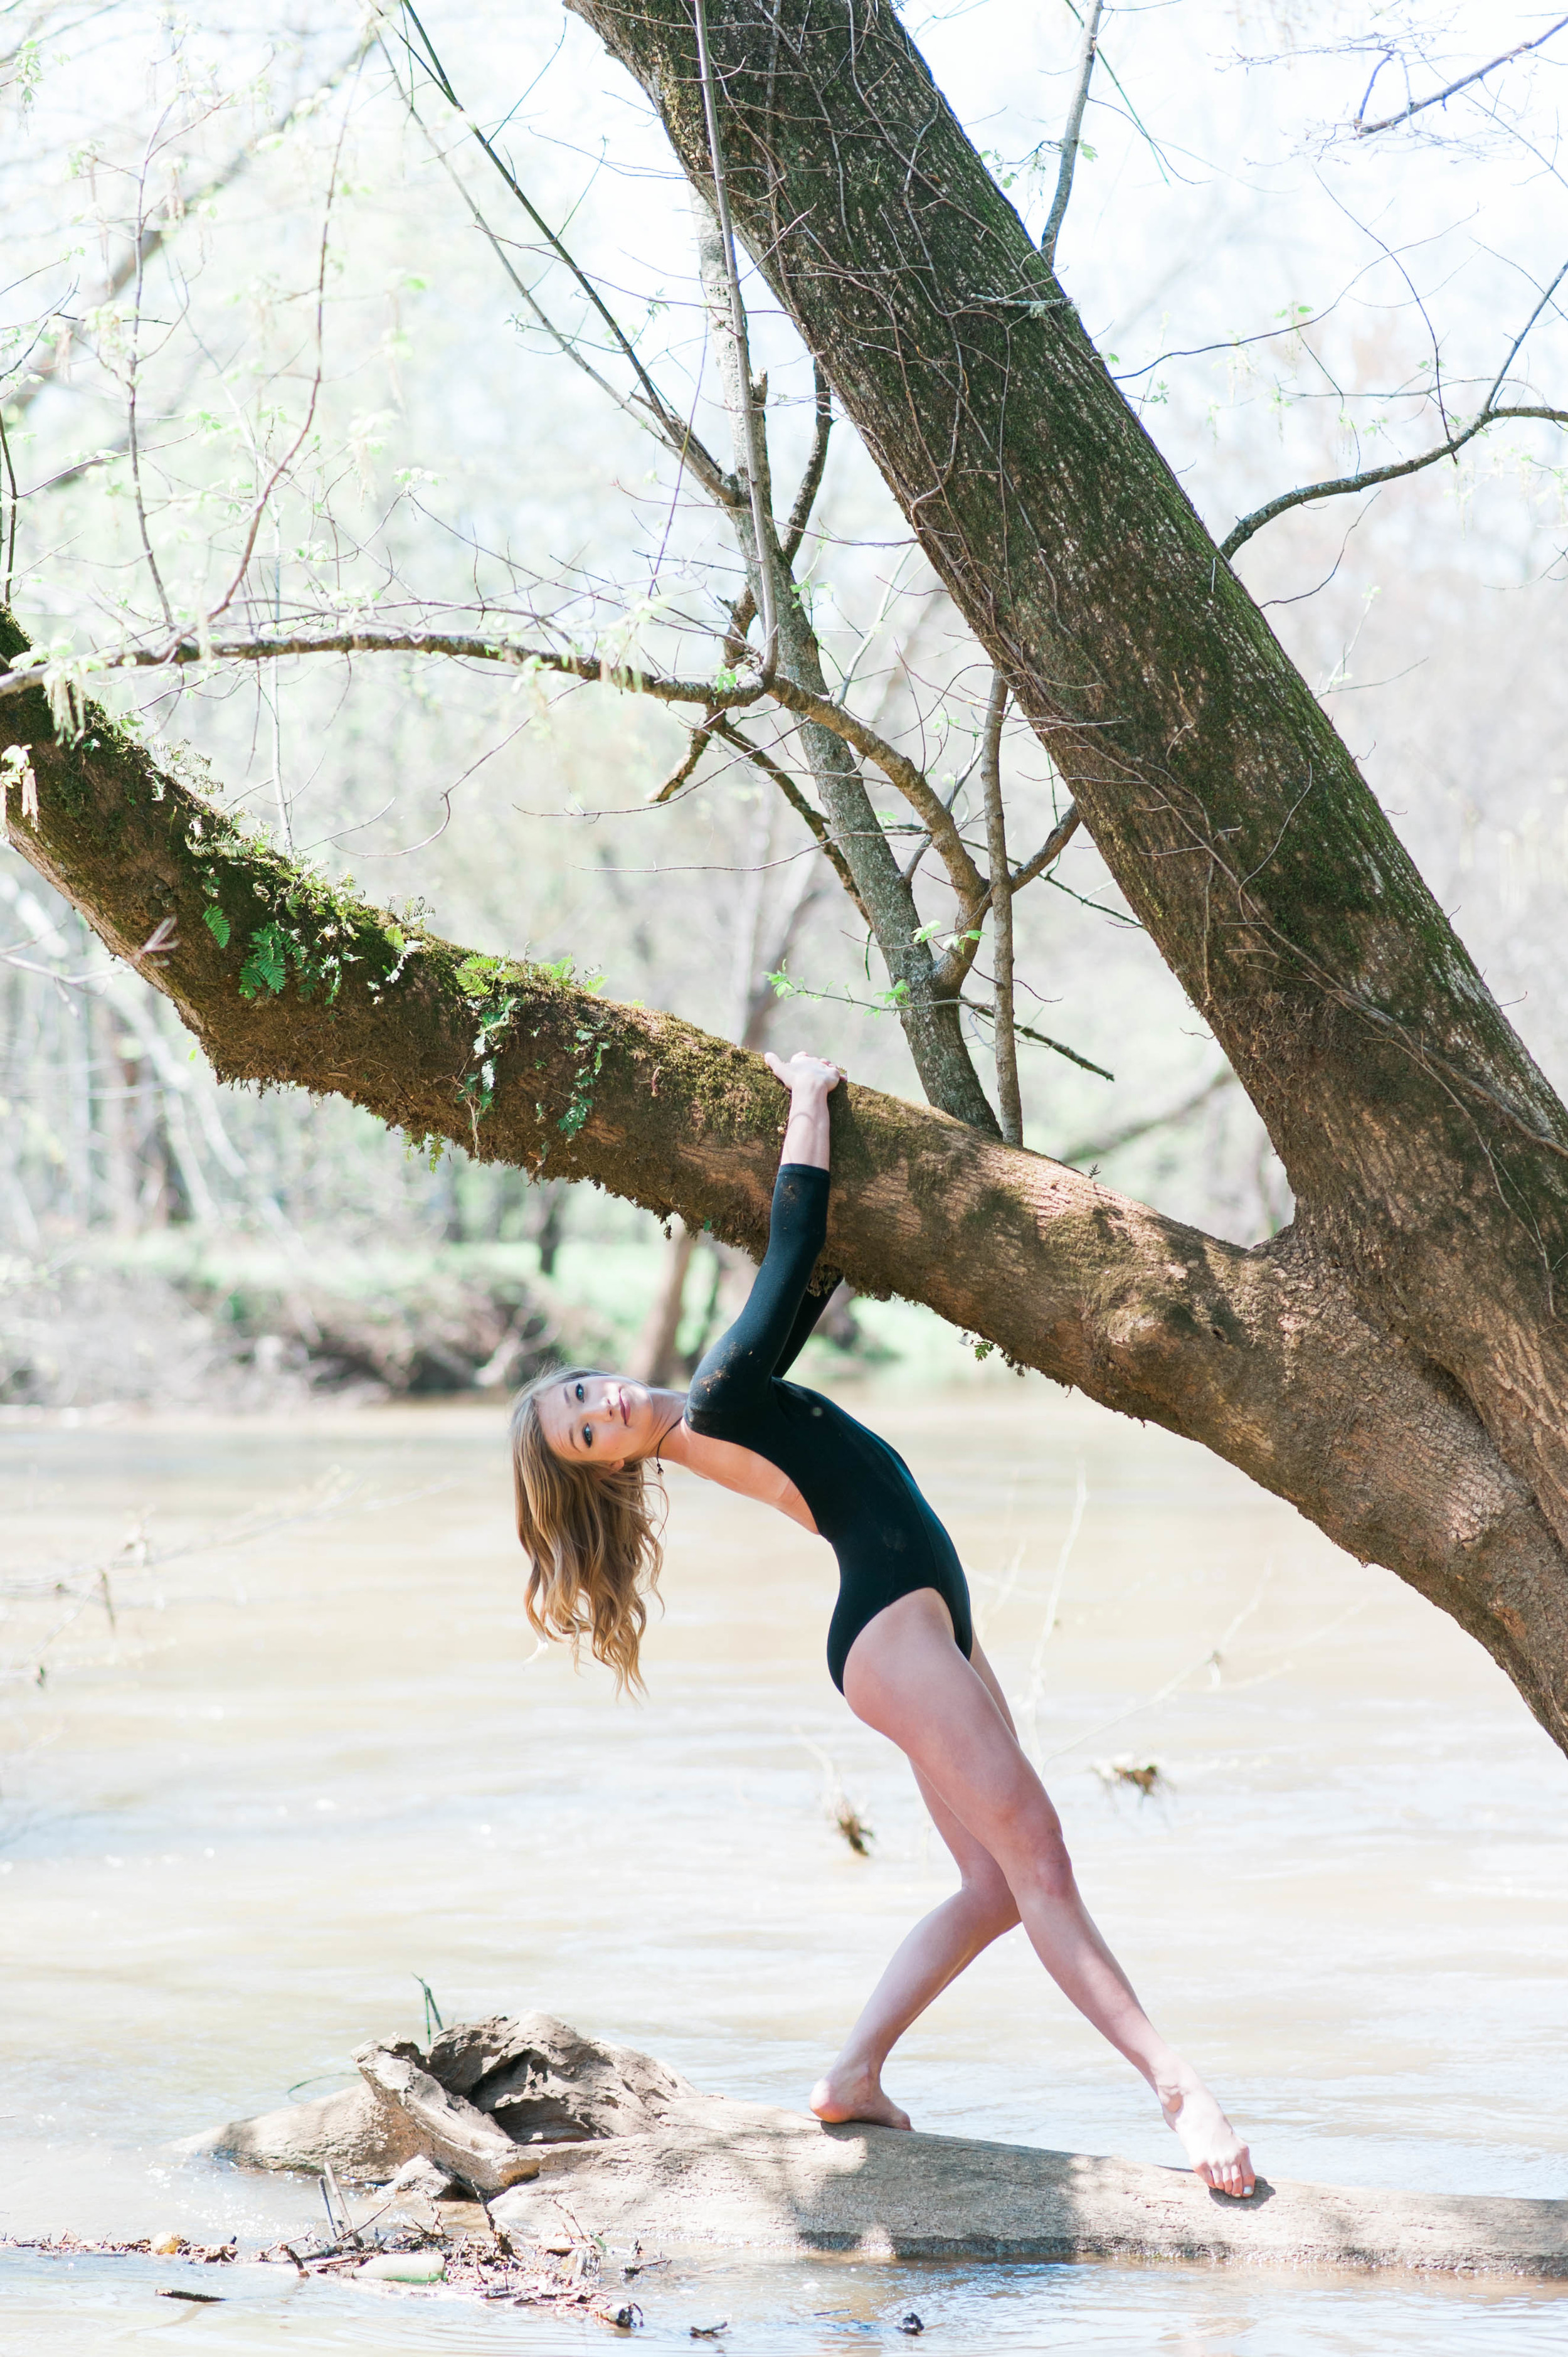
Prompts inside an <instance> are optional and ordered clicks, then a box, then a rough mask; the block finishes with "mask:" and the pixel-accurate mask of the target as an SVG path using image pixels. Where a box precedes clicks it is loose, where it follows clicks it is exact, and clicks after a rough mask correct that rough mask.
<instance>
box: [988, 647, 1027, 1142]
mask: <svg viewBox="0 0 1568 2357" xmlns="http://www.w3.org/2000/svg"><path fill="white" fill-rule="evenodd" d="M1006 712H1007V686H1006V683H1005V681H1004V679H1003V677H1002V674H1001V673H1000V672H996V673H993V677H992V682H991V696H990V700H989V702H988V703H987V705H986V707H985V730H984V735H983V737H982V740H981V756H980V775H981V780H982V783H983V786H984V789H985V844H986V857H987V859H988V860H989V862H990V866H991V932H992V943H991V962H992V966H993V971H994V975H995V980H994V984H993V988H994V992H995V1006H996V1012H995V1014H994V1016H993V1018H992V1020H993V1023H994V1025H995V1039H994V1042H993V1045H994V1050H995V1056H996V1110H997V1113H998V1114H999V1116H1000V1118H1001V1122H1002V1135H1003V1138H1004V1141H1005V1143H1006V1144H1007V1145H1009V1146H1022V1145H1023V1143H1024V1106H1023V1100H1022V1098H1021V1097H1020V1095H1019V1092H1018V1042H1017V1040H1016V1039H1015V1037H1014V1032H1013V878H1012V870H1011V869H1010V867H1009V866H1008V865H1007V814H1006V813H1005V811H1004V809H1003V806H1002V723H1003V721H1004V718H1005V716H1006Z"/></svg>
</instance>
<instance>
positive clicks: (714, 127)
mask: <svg viewBox="0 0 1568 2357" xmlns="http://www.w3.org/2000/svg"><path fill="white" fill-rule="evenodd" d="M694 6H695V11H696V27H697V72H698V74H699V76H700V77H701V80H702V84H703V119H704V121H705V122H706V124H707V128H708V158H709V161H710V162H711V163H712V165H713V167H714V213H715V215H716V217H717V220H718V225H719V242H720V245H721V246H722V248H723V251H724V260H725V278H726V279H727V281H728V285H729V313H730V333H731V335H732V336H733V337H734V338H735V359H736V379H737V382H738V403H737V405H738V408H739V411H740V426H741V441H742V446H743V447H744V449H745V452H746V490H747V491H748V492H749V494H750V498H751V530H752V535H753V538H754V539H755V541H756V543H757V591H758V593H759V597H760V603H761V608H762V659H761V663H760V666H759V668H760V670H761V673H762V677H763V678H764V679H765V680H768V679H770V678H771V677H772V674H773V666H774V664H775V663H776V662H778V660H779V608H778V603H777V587H776V584H775V581H774V577H773V566H774V547H775V536H774V531H773V519H772V517H771V516H770V515H769V514H768V511H767V507H766V503H765V498H764V492H765V486H766V477H765V476H764V473H763V467H762V449H761V436H760V434H759V432H758V430H757V394H756V391H755V388H754V387H753V385H752V382H751V351H750V346H749V344H748V341H747V338H746V305H745V304H744V302H743V301H742V300H741V292H740V270H739V266H738V264H736V256H735V223H734V222H733V221H732V220H731V219H730V209H729V183H728V181H727V180H726V178H725V151H724V143H723V141H722V140H721V138H720V136H719V115H718V105H717V102H716V100H715V99H714V62H713V59H712V57H711V56H710V55H709V51H708V11H707V0H694Z"/></svg>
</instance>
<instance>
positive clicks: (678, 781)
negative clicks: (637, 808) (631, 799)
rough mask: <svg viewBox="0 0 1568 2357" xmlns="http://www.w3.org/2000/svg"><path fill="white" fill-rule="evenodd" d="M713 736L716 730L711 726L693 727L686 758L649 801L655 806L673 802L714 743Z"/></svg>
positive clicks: (650, 796) (651, 795)
mask: <svg viewBox="0 0 1568 2357" xmlns="http://www.w3.org/2000/svg"><path fill="white" fill-rule="evenodd" d="M713 736H714V732H713V730H712V729H711V728H693V731H692V743H691V748H690V749H689V751H688V752H687V755H686V758H685V759H684V760H683V761H682V764H681V766H680V768H679V769H678V770H676V772H675V774H674V776H673V777H672V778H666V779H665V780H664V783H663V784H662V785H661V786H660V789H659V791H658V792H657V793H652V794H650V795H649V797H648V799H649V801H650V802H651V803H653V804H654V805H655V807H657V806H658V804H660V802H673V801H674V799H675V797H676V795H677V794H678V793H679V792H680V791H681V789H682V786H683V785H684V784H685V782H686V780H687V779H688V778H689V777H690V776H691V774H692V772H693V770H694V769H695V768H696V766H697V764H698V762H699V761H700V760H701V759H702V758H703V754H704V753H705V752H706V751H707V749H708V747H709V746H710V744H712V742H713Z"/></svg>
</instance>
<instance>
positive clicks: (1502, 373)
mask: <svg viewBox="0 0 1568 2357" xmlns="http://www.w3.org/2000/svg"><path fill="white" fill-rule="evenodd" d="M1564 22H1568V18H1565V19H1564ZM1564 278H1568V262H1565V263H1564V264H1563V267H1562V269H1561V270H1559V272H1558V273H1557V275H1556V277H1555V278H1553V280H1552V284H1551V285H1550V286H1549V287H1548V288H1547V290H1546V292H1545V294H1544V295H1543V296H1541V300H1540V302H1539V303H1538V304H1537V305H1536V307H1535V308H1534V310H1533V311H1532V312H1531V313H1530V317H1529V318H1528V319H1527V320H1526V321H1525V323H1524V325H1523V327H1522V328H1520V331H1519V333H1518V335H1517V336H1516V337H1515V338H1514V339H1513V341H1512V343H1511V344H1510V345H1509V350H1508V357H1507V358H1506V359H1505V361H1503V364H1502V366H1501V368H1500V369H1499V370H1498V372H1497V374H1496V376H1495V377H1494V378H1493V379H1492V382H1491V385H1490V388H1489V390H1488V391H1487V397H1486V399H1485V401H1483V402H1482V404H1481V406H1480V408H1479V409H1478V410H1477V413H1476V414H1475V416H1474V417H1473V418H1472V419H1471V420H1470V423H1469V425H1466V426H1464V427H1463V428H1462V429H1461V430H1460V431H1459V432H1458V433H1457V434H1451V435H1450V436H1448V439H1447V440H1446V442H1442V443H1439V445H1438V447H1436V449H1435V450H1424V451H1423V453H1422V455H1421V456H1420V457H1418V458H1403V459H1401V460H1400V461H1399V463H1398V464H1397V465H1394V466H1389V467H1368V468H1364V469H1363V471H1362V472H1361V473H1360V474H1357V475H1340V476H1337V478H1336V479H1335V480H1334V481H1333V482H1328V483H1308V484H1307V485H1306V486H1305V488H1304V489H1303V490H1299V491H1282V492H1281V493H1280V495H1279V497H1278V499H1277V500H1269V501H1268V502H1267V503H1266V504H1265V505H1264V506H1262V507H1261V508H1254V509H1253V511H1252V512H1251V515H1244V516H1242V517H1241V518H1240V520H1239V521H1238V522H1235V523H1233V524H1232V525H1231V527H1230V531H1229V532H1228V533H1227V534H1226V536H1225V538H1224V539H1223V540H1222V541H1221V542H1220V544H1219V554H1220V555H1221V556H1225V557H1230V556H1234V554H1236V551H1237V550H1238V549H1239V548H1240V546H1241V544H1242V543H1243V542H1244V541H1248V540H1251V537H1252V534H1253V533H1255V532H1257V531H1259V530H1260V529H1261V528H1262V525H1264V524H1266V523H1270V522H1273V518H1274V517H1275V516H1277V515H1283V514H1285V513H1286V511H1288V510H1289V509H1291V508H1299V507H1301V506H1303V505H1305V502H1306V501H1307V500H1326V499H1333V498H1336V497H1338V496H1339V495H1341V494H1342V493H1344V492H1347V491H1367V490H1371V488H1372V486H1373V485H1374V484H1375V483H1391V482H1394V481H1396V480H1397V479H1398V478H1399V477H1400V476H1402V475H1414V474H1419V473H1420V471H1421V469H1422V468H1423V467H1434V466H1435V465H1436V464H1437V462H1438V460H1439V459H1440V458H1452V457H1454V456H1455V453H1456V452H1458V451H1460V450H1462V449H1463V448H1464V447H1465V445H1466V442H1473V441H1474V440H1475V438H1476V436H1477V434H1479V433H1480V432H1481V430H1482V428H1483V427H1484V426H1487V425H1496V424H1497V422H1498V419H1499V418H1503V417H1539V418H1544V419H1545V420H1546V422H1547V423H1548V424H1549V425H1568V409H1548V408H1545V407H1537V406H1530V407H1526V406H1521V405H1520V404H1506V405H1498V393H1500V392H1501V390H1502V386H1503V380H1504V379H1505V378H1506V376H1507V375H1508V372H1509V369H1511V368H1512V366H1513V364H1514V361H1516V360H1517V358H1518V357H1519V351H1520V345H1521V344H1522V343H1523V342H1524V340H1525V338H1526V337H1527V336H1528V335H1529V333H1530V329H1531V328H1533V327H1534V325H1535V323H1536V321H1537V320H1538V319H1539V318H1540V317H1541V313H1542V312H1543V311H1544V310H1545V308H1546V307H1547V305H1548V304H1549V303H1550V302H1551V300H1552V296H1554V295H1555V294H1556V292H1557V289H1558V288H1559V286H1561V285H1562V284H1563V279H1564Z"/></svg>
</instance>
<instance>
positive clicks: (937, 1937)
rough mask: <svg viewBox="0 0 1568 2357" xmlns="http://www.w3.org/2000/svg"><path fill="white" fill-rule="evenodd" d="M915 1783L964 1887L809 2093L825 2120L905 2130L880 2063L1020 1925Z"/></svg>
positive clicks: (966, 1838) (987, 1868)
mask: <svg viewBox="0 0 1568 2357" xmlns="http://www.w3.org/2000/svg"><path fill="white" fill-rule="evenodd" d="M949 1641H951V1640H949ZM975 1666H976V1668H977V1669H978V1670H979V1672H980V1674H981V1676H982V1677H983V1679H984V1680H985V1681H986V1683H987V1685H988V1687H989V1688H990V1690H991V1692H992V1695H993V1699H994V1701H995V1703H996V1705H997V1707H998V1709H1000V1710H1001V1711H1002V1713H1003V1715H1004V1717H1005V1718H1006V1720H1007V1724H1008V1726H1009V1727H1011V1726H1012V1724H1013V1720H1012V1716H1011V1714H1010V1713H1009V1712H1008V1709H1007V1704H1006V1700H1005V1698H1004V1695H1003V1693H1002V1689H1001V1687H1000V1686H999V1685H997V1684H996V1681H995V1678H994V1676H993V1673H992V1670H991V1665H990V1663H988V1662H987V1661H986V1660H985V1659H984V1657H983V1654H982V1653H981V1652H980V1649H979V1647H978V1646H977V1647H976V1648H975ZM911 1765H913V1762H911ZM915 1781H916V1783H917V1784H918V1786H919V1788H920V1797H921V1799H922V1800H923V1801H924V1802H925V1803H926V1806H927V1808H928V1809H929V1811H930V1813H931V1822H932V1824H934V1825H935V1826H936V1829H937V1831H938V1832H939V1833H940V1835H941V1837H942V1839H943V1841H944V1842H945V1843H946V1844H947V1846H948V1848H949V1849H950V1851H951V1852H952V1856H953V1860H954V1863H955V1864H956V1866H957V1867H958V1870H959V1874H960V1877H961V1881H960V1885H959V1888H958V1889H957V1890H955V1891H954V1893H953V1895H952V1897H951V1898H950V1899H944V1900H943V1901H942V1903H941V1905H940V1907H934V1908H933V1909H932V1910H931V1912H930V1913H929V1915H927V1916H924V1917H922V1919H921V1920H920V1921H919V1922H918V1923H917V1924H916V1926H915V1928H914V1930H913V1931H912V1932H910V1933H909V1935H908V1938H907V1939H906V1940H904V1941H902V1942H901V1943H900V1944H899V1946H898V1947H897V1949H896V1950H895V1952H894V1954H893V1957H892V1960H891V1962H890V1963H889V1964H888V1966H887V1969H886V1972H885V1973H884V1974H883V1975H882V1978H881V1979H880V1980H879V1981H878V1982H877V1984H876V1986H875V1988H874V1989H873V1990H872V1992H871V1995H870V1996H869V1997H868V1998H867V2000H866V2003H865V2008H864V2010H863V2011H862V2013H861V2016H860V2018H859V2020H858V2021H857V2022H856V2023H855V2025H854V2029H852V2030H851V2031H850V2034H849V2036H848V2038H847V2039H846V2040H844V2043H843V2049H842V2050H841V2051H840V2053H839V2054H838V2055H837V2057H836V2058H835V2060H834V2061H832V2062H831V2063H830V2064H829V2065H828V2068H827V2070H826V2071H825V2072H823V2073H822V2077H821V2078H820V2079H819V2080H818V2082H817V2083H816V2085H815V2086H814V2087H813V2088H812V2090H811V2109H812V2110H813V2111H814V2112H815V2114H816V2115H817V2117H818V2118H819V2119H820V2120H878V2121H880V2122H881V2124H882V2126H884V2127H890V2128H907V2127H908V2126H909V2115H908V2113H907V2112H904V2111H901V2110H900V2109H899V2107H898V2105H897V2104H896V2103H894V2102H893V2101H892V2099H891V2097H889V2096H888V2095H886V2094H884V2093H883V2090H882V2066H883V2064H884V2063H885V2062H886V2060H887V2057H888V2055H889V2054H890V2053H891V2051H892V2050H893V2048H894V2047H895V2046H896V2045H897V2042H898V2040H899V2039H900V2038H902V2037H903V2035H904V2032H905V2031H906V2030H907V2029H908V2027H909V2024H910V2023H911V2022H912V2021H915V2020H917V2019H918V2017H919V2016H920V2015H921V2014H922V2013H924V2011H925V2010H926V2007H928V2006H929V2005H930V2004H931V2003H932V2002H933V2000H934V1999H935V1998H937V1997H939V1996H940V1995H941V1993H942V1991H943V1989H945V1988H946V1987H947V1986H948V1984H949V1983H950V1981H954V1980H956V1979H957V1978H958V1975H959V1974H960V1973H961V1972H962V1971H963V1969H964V1967H965V1966H966V1965H967V1964H972V1963H973V1962H974V1959H975V1958H976V1956H978V1955H979V1954H980V1953H981V1952H982V1950H983V1949H985V1948H988V1947H989V1946H990V1945H991V1943H992V1942H993V1940H999V1939H1000V1938H1001V1937H1002V1935H1003V1933H1004V1932H1010V1931H1012V1929H1013V1927H1014V1925H1015V1923H1016V1922H1017V1921H1018V1909H1017V1906H1016V1903H1015V1900H1014V1897H1013V1893H1012V1892H1011V1891H1010V1890H1009V1889H1008V1888H1007V1878H1006V1877H1005V1875H1004V1873H1003V1871H1002V1869H1001V1867H999V1866H998V1865H997V1863H996V1860H995V1859H994V1858H993V1857H992V1855H991V1853H990V1851H989V1850H988V1849H986V1848H985V1847H984V1846H983V1844H982V1843H980V1842H977V1841H976V1840H975V1838H974V1835H972V1833H970V1832H969V1831H968V1830H967V1828H966V1827H965V1826H963V1825H962V1824H960V1823H959V1820H958V1819H957V1817H955V1816H954V1814H953V1813H952V1811H951V1810H950V1808H949V1807H948V1804H947V1803H946V1802H945V1801H944V1800H943V1799H942V1797H941V1794H940V1792H937V1791H936V1790H935V1788H934V1787H933V1786H932V1785H931V1784H930V1783H929V1781H928V1780H927V1779H926V1778H925V1777H924V1776H923V1775H922V1774H921V1773H920V1770H919V1769H918V1768H916V1769H915Z"/></svg>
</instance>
